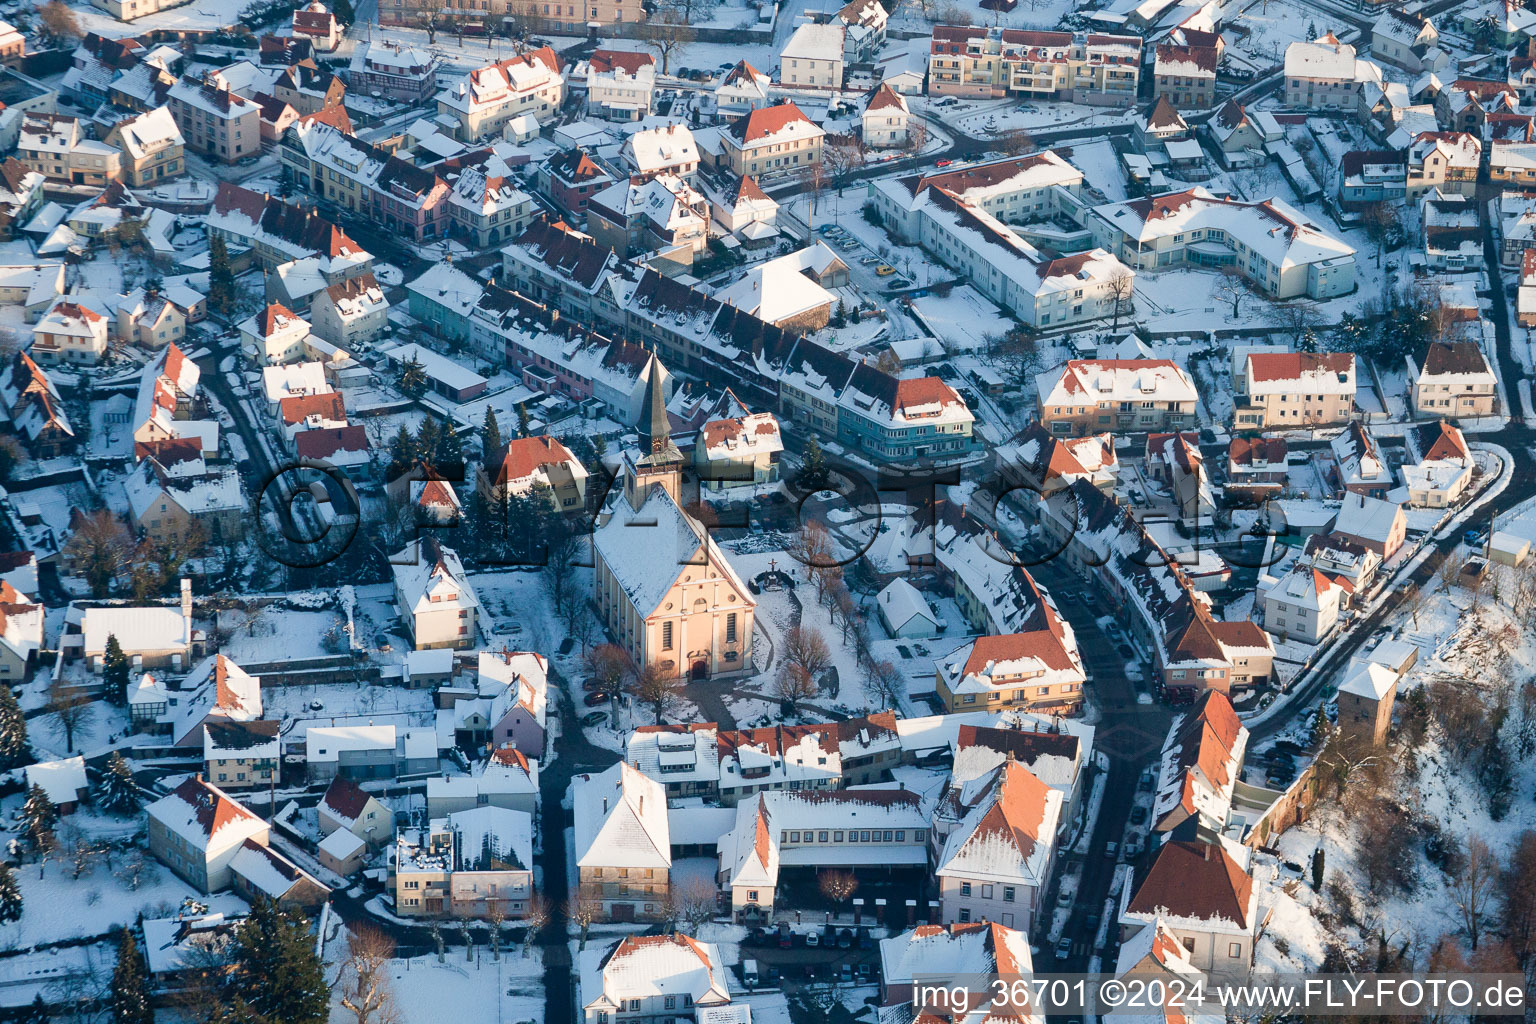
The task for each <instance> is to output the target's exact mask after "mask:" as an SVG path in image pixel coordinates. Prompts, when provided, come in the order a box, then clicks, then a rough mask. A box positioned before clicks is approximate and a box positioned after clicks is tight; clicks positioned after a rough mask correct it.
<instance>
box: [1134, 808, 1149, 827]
mask: <svg viewBox="0 0 1536 1024" xmlns="http://www.w3.org/2000/svg"><path fill="white" fill-rule="evenodd" d="M1146 822H1147V809H1146V808H1145V807H1133V808H1131V824H1132V825H1136V826H1141V825H1144V824H1146Z"/></svg>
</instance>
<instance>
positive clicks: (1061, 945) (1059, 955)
mask: <svg viewBox="0 0 1536 1024" xmlns="http://www.w3.org/2000/svg"><path fill="white" fill-rule="evenodd" d="M1071 955H1072V940H1071V939H1069V938H1067V937H1066V936H1065V935H1063V936H1062V937H1061V939H1060V940H1058V941H1057V943H1056V959H1057V960H1065V959H1066V958H1067V957H1069V956H1071Z"/></svg>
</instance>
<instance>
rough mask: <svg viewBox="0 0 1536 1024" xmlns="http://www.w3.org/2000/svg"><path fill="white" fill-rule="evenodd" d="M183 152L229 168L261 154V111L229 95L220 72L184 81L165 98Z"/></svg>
mask: <svg viewBox="0 0 1536 1024" xmlns="http://www.w3.org/2000/svg"><path fill="white" fill-rule="evenodd" d="M166 102H167V104H168V105H169V108H170V111H171V117H172V118H174V119H175V121H176V127H177V128H178V129H180V131H181V136H182V138H183V140H184V145H185V146H186V148H188V149H190V150H192V151H193V152H194V153H201V154H202V155H203V156H206V157H208V158H210V159H212V160H216V161H218V162H220V163H226V164H232V163H237V162H239V161H241V160H244V159H245V158H246V157H250V156H256V155H257V154H259V153H260V152H261V108H260V107H259V106H257V105H256V104H255V103H254V102H253V101H251V100H248V99H246V98H245V97H243V96H240V95H238V94H236V93H235V92H233V91H231V89H230V87H229V84H228V82H227V81H226V80H225V79H224V77H223V74H222V73H221V72H217V71H214V72H209V73H208V75H207V76H205V77H204V78H203V79H202V80H201V81H198V80H195V79H190V78H183V79H181V80H180V81H178V82H177V83H176V84H175V85H173V86H171V89H170V92H169V93H167V94H166Z"/></svg>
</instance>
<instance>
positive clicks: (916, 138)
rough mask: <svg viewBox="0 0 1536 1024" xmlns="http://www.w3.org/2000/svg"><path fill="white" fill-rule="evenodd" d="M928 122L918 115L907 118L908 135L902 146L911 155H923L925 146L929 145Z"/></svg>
mask: <svg viewBox="0 0 1536 1024" xmlns="http://www.w3.org/2000/svg"><path fill="white" fill-rule="evenodd" d="M928 135H929V132H928V122H927V121H924V120H923V119H922V118H920V117H918V116H917V115H915V114H914V115H911V116H909V117H908V118H907V137H906V139H905V140H903V142H902V145H901V148H902V150H903V151H904V152H905V153H906V154H907V156H910V157H914V158H916V157H919V156H922V154H923V150H924V148H926V147H927V145H928Z"/></svg>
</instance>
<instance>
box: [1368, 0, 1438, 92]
mask: <svg viewBox="0 0 1536 1024" xmlns="http://www.w3.org/2000/svg"><path fill="white" fill-rule="evenodd" d="M1439 42H1440V32H1439V31H1438V30H1437V29H1436V28H1435V24H1434V22H1433V21H1431V20H1430V19H1429V18H1427V17H1425V16H1424V15H1422V14H1415V13H1413V12H1411V11H1406V10H1402V9H1400V8H1389V9H1387V10H1385V11H1383V12H1382V13H1381V16H1380V17H1379V18H1377V19H1376V21H1375V23H1374V24H1373V25H1372V26H1371V56H1372V57H1373V58H1375V59H1376V60H1378V61H1381V62H1382V63H1384V64H1391V65H1393V66H1394V67H1399V68H1402V69H1403V70H1404V71H1406V72H1408V73H1409V74H1410V75H1420V74H1423V73H1424V72H1425V71H1434V70H1436V69H1437V68H1439V67H1441V66H1443V65H1444V63H1445V59H1446V57H1445V51H1443V50H1441V49H1440V48H1439V46H1438V44H1439Z"/></svg>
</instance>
